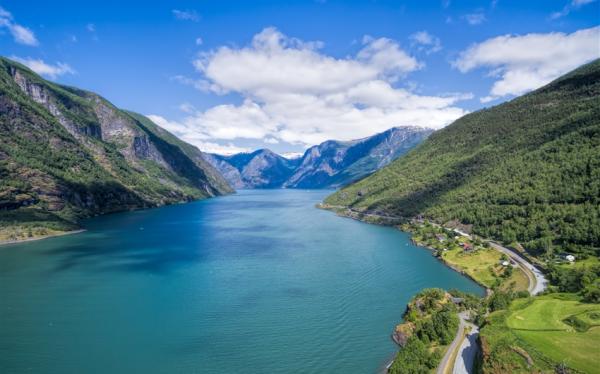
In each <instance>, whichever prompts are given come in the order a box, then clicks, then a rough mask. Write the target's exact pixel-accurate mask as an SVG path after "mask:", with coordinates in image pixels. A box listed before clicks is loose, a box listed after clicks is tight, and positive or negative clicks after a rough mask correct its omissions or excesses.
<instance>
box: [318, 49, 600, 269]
mask: <svg viewBox="0 0 600 374" xmlns="http://www.w3.org/2000/svg"><path fill="white" fill-rule="evenodd" d="M326 203H328V204H330V205H337V206H348V207H351V208H353V209H355V210H364V211H381V212H385V213H386V214H391V215H398V216H403V217H407V218H410V217H415V216H418V215H423V216H424V217H425V218H428V219H431V220H434V221H437V222H440V223H445V222H448V221H452V220H458V221H460V222H461V223H463V224H466V225H472V230H473V231H474V232H475V233H477V234H479V235H481V236H484V237H491V238H495V239H498V240H502V241H504V242H506V243H512V242H515V241H518V242H520V243H522V244H523V245H524V247H525V248H526V249H527V250H528V251H529V252H531V253H533V254H535V255H540V256H546V257H547V258H551V256H553V255H555V254H557V253H559V252H562V251H569V252H573V253H578V254H581V255H583V256H584V257H585V255H587V254H596V255H597V254H598V250H599V247H600V61H599V60H596V61H594V62H592V63H590V64H587V65H584V66H582V67H580V68H578V69H576V70H575V71H573V72H571V73H569V74H567V75H565V76H563V77H561V78H559V79H557V80H556V81H554V82H552V83H550V84H549V85H547V86H545V87H542V88H540V89H538V90H536V91H534V92H532V93H529V94H527V95H524V96H522V97H519V98H516V99H514V100H512V101H510V102H507V103H504V104H501V105H498V106H495V107H492V108H489V109H484V110H480V111H477V112H474V113H471V114H469V115H466V116H464V117H462V118H460V119H458V120H457V121H455V122H454V123H453V124H451V125H450V126H448V127H446V128H444V129H443V130H440V131H437V132H435V133H434V134H432V135H431V136H430V137H429V138H428V139H427V140H426V141H425V142H423V143H422V144H421V145H420V146H418V147H417V148H416V149H414V150H413V151H411V152H410V153H408V154H407V155H406V156H404V157H402V158H400V159H398V160H396V161H394V162H393V163H391V164H390V165H389V166H388V167H386V168H384V169H382V170H380V171H379V172H377V173H375V174H374V175H372V176H370V177H368V178H366V179H363V180H361V181H359V182H358V183H355V184H353V185H351V186H349V187H347V188H344V189H342V190H340V191H338V192H337V193H335V194H333V195H332V196H330V197H328V198H327V200H326ZM467 227H468V226H467Z"/></svg>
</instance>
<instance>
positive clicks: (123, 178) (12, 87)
mask: <svg viewBox="0 0 600 374" xmlns="http://www.w3.org/2000/svg"><path fill="white" fill-rule="evenodd" d="M159 129H160V128H159V127H158V126H156V125H155V124H153V123H151V121H150V120H149V119H147V118H145V117H143V116H140V115H137V114H135V113H129V112H125V111H121V110H119V109H117V108H116V107H114V106H113V105H112V104H110V103H109V102H108V101H106V100H105V99H103V98H102V97H100V96H98V95H96V94H94V93H91V92H87V91H83V90H79V89H75V88H71V87H64V86H60V85H57V84H54V83H51V82H48V81H45V80H44V79H42V78H40V77H39V76H37V75H36V74H35V73H33V72H31V71H30V70H29V69H27V68H26V67H24V66H22V65H20V64H18V63H15V62H12V61H10V60H8V59H5V58H1V59H0V176H1V178H0V223H2V222H4V226H5V227H6V226H8V222H11V225H12V224H15V225H24V224H27V223H28V222H29V223H32V222H38V223H40V224H43V222H46V221H52V222H55V223H56V225H58V226H60V225H61V224H63V225H64V226H73V225H74V224H76V222H77V221H78V220H79V219H80V218H82V217H86V216H90V215H96V214H102V213H106V212H113V211H120V210H127V209H134V208H141V207H150V206H157V205H161V204H169V203H174V202H179V201H188V200H193V199H200V198H206V197H211V196H215V195H219V194H223V193H228V192H231V188H230V187H229V185H228V184H227V182H226V181H225V180H224V179H223V178H222V177H221V176H220V174H219V173H218V172H217V171H216V170H215V169H214V168H213V167H212V166H210V164H209V163H207V162H206V160H205V159H204V156H203V154H202V153H201V152H200V151H199V150H198V149H196V148H195V147H193V146H191V145H189V144H186V143H183V142H181V141H180V140H178V139H177V138H175V137H174V136H173V135H171V134H169V133H168V132H166V131H165V130H162V129H160V130H159Z"/></svg>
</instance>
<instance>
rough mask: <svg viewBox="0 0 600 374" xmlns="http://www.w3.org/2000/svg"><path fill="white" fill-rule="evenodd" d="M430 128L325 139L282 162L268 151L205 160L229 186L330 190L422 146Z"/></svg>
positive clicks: (401, 129) (407, 128)
mask: <svg viewBox="0 0 600 374" xmlns="http://www.w3.org/2000/svg"><path fill="white" fill-rule="evenodd" d="M432 131H433V130H430V129H423V128H418V127H394V128H391V129H389V130H387V131H385V132H382V133H380V134H376V135H373V136H371V137H368V138H364V139H359V140H352V141H346V142H343V141H336V140H329V141H326V142H324V143H321V144H319V145H316V146H313V147H311V148H309V149H307V150H306V152H305V153H304V155H303V156H302V157H300V158H296V159H291V160H290V159H286V158H284V157H282V156H279V155H277V154H275V153H273V152H271V151H269V150H259V151H256V152H253V153H240V154H236V155H233V156H219V155H211V156H212V159H209V161H210V162H211V163H212V164H213V166H215V167H216V168H217V169H218V170H219V171H220V172H221V173H222V174H223V175H224V176H225V178H226V179H227V180H228V181H229V183H230V184H231V185H232V186H233V187H234V188H278V187H284V188H331V187H339V186H341V185H345V184H348V183H350V182H352V181H356V180H358V179H360V178H363V177H364V176H366V175H369V174H371V173H373V172H374V171H375V170H377V169H379V168H381V167H383V166H385V165H387V164H389V163H390V162H391V161H393V160H395V159H396V158H398V157H399V156H401V155H402V154H404V153H406V152H407V151H408V150H410V149H412V148H413V147H415V146H416V145H417V144H419V143H420V142H422V141H423V140H424V139H425V138H426V137H427V136H429V135H430V134H431V132H432Z"/></svg>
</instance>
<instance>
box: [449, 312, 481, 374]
mask: <svg viewBox="0 0 600 374" xmlns="http://www.w3.org/2000/svg"><path fill="white" fill-rule="evenodd" d="M465 325H466V326H469V327H470V328H471V330H470V331H469V335H467V336H466V337H465V339H464V340H463V341H462V344H461V345H460V348H459V352H458V354H457V355H456V360H455V361H454V368H453V369H452V374H471V373H473V372H474V370H473V366H474V364H475V356H477V351H479V344H477V338H478V337H479V328H478V327H477V326H475V325H474V324H472V323H470V322H465Z"/></svg>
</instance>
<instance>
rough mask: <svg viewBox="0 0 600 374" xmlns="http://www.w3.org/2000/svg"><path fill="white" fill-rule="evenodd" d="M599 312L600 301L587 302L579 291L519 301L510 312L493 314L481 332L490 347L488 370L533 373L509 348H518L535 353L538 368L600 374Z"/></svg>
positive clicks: (535, 362)
mask: <svg viewBox="0 0 600 374" xmlns="http://www.w3.org/2000/svg"><path fill="white" fill-rule="evenodd" d="M594 313H600V305H598V304H590V303H585V302H582V301H581V298H580V297H578V296H576V295H574V294H551V295H544V296H539V297H536V298H529V299H517V300H515V301H513V302H512V303H511V304H510V305H509V306H508V308H507V309H506V310H501V311H499V312H496V313H493V314H492V315H490V317H489V318H488V321H487V324H486V325H485V326H484V328H482V330H481V339H482V342H485V344H486V349H487V351H486V352H485V353H486V354H487V357H485V359H484V368H486V369H488V370H487V372H498V371H497V370H496V369H498V368H502V369H506V370H512V371H517V372H530V371H532V368H531V367H529V366H531V365H529V364H527V363H525V362H520V361H519V360H518V359H516V358H515V357H514V356H513V355H511V353H510V352H509V351H507V349H508V348H510V350H511V351H513V352H514V351H515V347H518V348H519V349H520V350H523V351H525V352H527V353H528V354H529V355H530V356H531V357H532V360H533V362H534V364H533V367H534V368H535V369H538V370H544V369H545V368H546V369H547V368H555V367H561V366H566V367H568V368H571V369H574V370H576V371H581V372H586V373H595V372H598V371H599V370H598V366H597V357H598V347H599V346H600V328H598V326H599V325H600V324H597V323H596V324H594V323H593V322H592V320H591V318H590V315H591V314H594ZM520 356H522V355H520ZM513 366H515V367H513ZM484 371H486V370H484Z"/></svg>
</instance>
